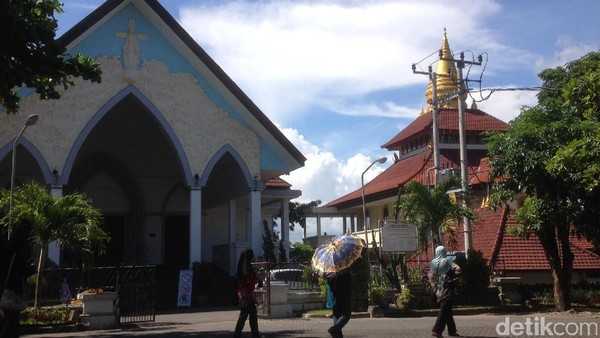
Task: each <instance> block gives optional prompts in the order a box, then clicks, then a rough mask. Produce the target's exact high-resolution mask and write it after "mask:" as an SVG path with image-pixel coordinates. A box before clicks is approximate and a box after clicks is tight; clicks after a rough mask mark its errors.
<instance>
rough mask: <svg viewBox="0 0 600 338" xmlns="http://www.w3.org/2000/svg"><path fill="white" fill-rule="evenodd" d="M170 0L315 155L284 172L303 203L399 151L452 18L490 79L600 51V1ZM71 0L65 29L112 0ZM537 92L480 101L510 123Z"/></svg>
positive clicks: (346, 187)
mask: <svg viewBox="0 0 600 338" xmlns="http://www.w3.org/2000/svg"><path fill="white" fill-rule="evenodd" d="M160 2H161V3H162V5H163V6H164V7H165V8H166V9H167V10H168V11H169V12H170V13H171V14H172V15H173V16H174V17H175V19H176V20H177V21H178V22H179V23H180V24H181V25H182V26H183V27H184V28H185V29H186V30H187V31H188V32H189V33H190V35H191V36H192V37H193V38H194V39H195V40H196V41H197V42H198V43H199V44H200V46H202V47H203V48H204V49H205V50H206V51H207V52H208V54H209V55H210V56H211V57H212V58H213V59H214V60H215V61H216V62H217V63H218V64H219V65H220V66H221V67H222V68H223V69H224V70H225V72H227V73H228V74H229V76H230V77H231V78H232V79H233V80H234V81H235V82H236V83H237V84H238V85H239V86H240V87H241V88H242V89H243V90H244V91H245V92H246V94H247V95H248V96H249V97H250V98H251V99H252V100H253V101H254V102H255V103H256V104H257V105H258V106H259V107H260V108H261V109H262V110H263V112H264V113H265V114H266V115H267V116H268V117H269V118H270V119H271V120H272V121H273V122H274V123H275V124H277V125H278V126H279V128H280V129H281V130H282V131H283V133H284V134H285V135H286V136H287V137H288V138H289V139H290V140H291V141H292V143H294V144H295V145H296V147H298V149H300V150H301V151H302V152H303V154H304V155H305V156H306V158H307V162H306V166H305V167H304V168H301V169H299V170H296V171H294V172H293V173H291V175H289V176H285V177H283V178H284V179H286V180H287V181H289V182H290V183H292V184H293V186H294V189H300V190H302V192H303V194H302V197H301V198H300V199H298V201H300V202H308V201H311V200H316V199H319V200H321V201H323V202H324V203H326V202H328V201H331V200H333V199H335V198H337V197H339V196H342V195H344V194H346V193H349V192H351V191H354V190H356V189H358V188H360V176H361V174H362V172H363V171H364V169H365V168H366V167H368V165H369V164H370V163H371V162H372V161H373V160H374V159H375V158H377V157H381V156H387V157H390V158H391V157H392V154H391V153H389V152H387V151H385V150H384V149H381V145H382V144H384V143H385V142H387V141H389V140H390V139H391V138H392V137H394V135H396V134H397V133H398V132H399V131H400V130H402V129H403V128H404V127H405V126H406V125H407V124H408V123H410V121H412V120H413V119H414V118H415V117H416V116H418V113H419V111H420V110H421V107H424V106H426V102H425V98H424V93H425V90H426V88H427V84H428V79H427V77H426V76H423V75H415V74H413V73H412V70H411V65H412V64H413V63H419V65H420V66H422V67H423V69H426V68H427V66H428V65H429V64H431V63H433V62H435V61H436V59H435V55H436V54H435V53H436V51H437V50H438V49H439V48H440V47H441V43H442V37H443V32H444V29H446V30H447V36H448V40H449V43H450V47H451V48H452V50H453V52H455V53H458V52H461V51H465V55H466V58H467V59H468V58H470V57H472V55H479V54H484V55H485V56H486V58H487V63H486V65H485V67H473V68H472V69H471V71H470V73H469V77H470V78H471V79H479V78H480V77H481V80H482V84H481V85H482V87H483V88H515V87H537V86H540V85H541V82H540V81H539V79H538V77H537V74H538V73H539V72H540V71H542V70H543V69H546V68H550V67H556V66H559V65H564V64H565V63H566V62H569V61H572V60H575V59H578V58H580V57H582V56H583V55H585V54H586V53H588V52H591V51H599V50H600V23H599V21H598V17H600V2H598V1H597V0H562V1H559V0H526V1H522V0H507V1H499V0H498V1H492V0H478V1H472V0H454V1H434V0H431V1H422V0H389V1H388V0H294V1H292V0H290V1H282V0H280V1H275V0H254V1H250V0H238V1H225V0H223V1H217V0H162V1H160ZM64 3H65V5H64V7H63V9H64V11H65V13H63V14H59V15H57V19H58V22H59V32H58V33H59V35H61V34H62V33H64V32H66V30H68V29H69V28H71V27H72V26H73V25H74V24H75V23H77V22H78V21H79V20H81V19H83V18H84V17H85V16H86V15H87V14H89V13H90V12H91V11H92V10H93V9H95V8H96V7H98V6H99V5H100V4H101V3H103V1H101V0H64ZM431 54H433V56H431V57H429V58H427V56H429V55H431ZM423 59H424V60H423ZM476 89H477V88H473V91H472V93H471V94H472V96H473V97H474V98H476V99H478V98H481V96H480V94H479V93H478V92H477V91H476ZM488 93H489V92H485V93H484V94H483V95H484V96H486V95H487V94H488ZM467 103H468V104H471V100H470V99H469V100H467ZM535 103H536V101H535V92H532V91H498V92H495V93H494V94H492V95H491V96H489V98H487V100H483V101H481V102H477V104H478V107H479V108H480V109H482V110H484V111H486V112H487V113H489V114H491V115H493V116H496V117H498V118H500V119H502V120H504V121H507V122H508V121H510V120H511V119H512V118H514V117H515V116H517V115H518V113H519V109H520V107H522V106H523V105H534V104H535ZM390 162H391V161H388V163H385V164H383V165H378V166H373V168H372V169H371V170H370V171H369V173H368V174H366V175H365V181H368V180H369V179H371V178H372V177H374V176H375V175H377V174H378V173H380V172H381V171H382V170H383V169H385V168H386V167H387V166H389V165H390ZM331 226H334V225H331ZM327 229H328V226H327V225H324V230H325V231H328V233H330V234H332V233H336V232H339V231H341V227H336V228H329V230H327ZM314 231H315V230H314V228H310V227H309V232H308V233H309V235H311V234H314ZM300 235H301V234H300V232H298V231H296V233H294V234H292V235H291V240H292V241H293V242H294V241H296V240H299V238H300V237H301V236H300Z"/></svg>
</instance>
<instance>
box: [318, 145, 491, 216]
mask: <svg viewBox="0 0 600 338" xmlns="http://www.w3.org/2000/svg"><path fill="white" fill-rule="evenodd" d="M432 154H433V151H432V150H430V149H428V150H425V151H424V152H422V153H418V154H416V155H414V156H411V157H408V158H403V159H401V160H398V161H396V162H395V163H394V164H392V165H391V166H390V167H389V168H387V169H386V170H385V171H384V172H383V173H381V174H379V175H378V176H377V177H375V178H374V179H373V180H371V181H370V182H367V183H365V200H366V201H372V200H376V199H378V198H385V197H391V196H395V195H397V193H398V188H399V187H400V186H403V185H404V184H406V183H407V182H409V181H417V182H420V183H422V184H427V183H429V184H435V173H434V171H433V170H430V171H429V176H430V178H429V181H428V180H427V169H429V168H433V157H432ZM485 154H486V152H485V150H469V151H468V155H467V161H468V166H469V168H468V172H469V176H471V175H475V172H476V170H477V165H478V164H479V159H480V158H481V156H484V155H485ZM439 165H440V167H441V168H447V169H449V168H460V154H459V152H458V150H450V149H443V150H442V151H441V152H440V163H439ZM361 203H362V189H361V188H359V189H357V190H355V191H353V192H351V193H349V194H347V195H344V196H342V197H340V198H338V199H336V200H333V201H331V202H329V203H327V204H325V205H324V206H326V207H337V208H338V209H344V208H348V207H352V206H356V205H360V204H361Z"/></svg>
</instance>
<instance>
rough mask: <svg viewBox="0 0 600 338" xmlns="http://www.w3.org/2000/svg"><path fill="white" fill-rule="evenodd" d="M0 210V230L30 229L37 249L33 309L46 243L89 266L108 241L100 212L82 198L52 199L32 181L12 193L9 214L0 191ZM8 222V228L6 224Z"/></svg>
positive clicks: (7, 201)
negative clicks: (55, 246)
mask: <svg viewBox="0 0 600 338" xmlns="http://www.w3.org/2000/svg"><path fill="white" fill-rule="evenodd" d="M0 196H1V198H0V208H1V209H2V210H5V213H4V217H3V218H2V219H1V222H2V224H3V229H5V230H7V231H9V232H10V231H12V230H13V229H12V227H20V226H25V225H28V226H30V227H31V229H32V234H31V237H30V238H31V240H32V242H33V244H35V245H36V248H38V249H39V257H38V260H37V264H38V266H37V275H36V283H35V307H37V306H38V304H39V300H40V298H41V290H40V285H41V280H42V278H43V276H42V274H43V271H44V267H45V264H46V259H47V258H48V244H49V243H50V242H53V241H58V243H59V244H60V245H61V246H62V247H63V248H66V249H69V250H72V251H74V252H76V253H77V254H79V255H81V256H83V257H87V258H88V259H87V260H86V259H83V260H82V261H84V262H86V261H87V262H88V263H91V261H90V260H91V259H92V257H93V255H94V253H96V252H97V253H100V254H101V253H103V252H104V249H105V244H106V242H108V240H109V239H110V238H109V236H108V235H107V234H106V233H105V232H104V231H103V230H102V229H101V228H100V222H101V219H102V218H101V217H102V215H101V212H100V210H98V209H96V208H94V207H92V206H91V205H90V203H89V202H88V200H87V198H86V196H85V195H82V194H70V195H66V196H64V197H56V196H52V195H51V194H50V193H49V192H48V191H47V189H46V188H45V187H44V186H42V185H40V184H39V183H36V182H33V181H32V182H29V183H26V184H24V185H22V186H19V187H18V188H17V189H16V190H15V191H14V194H13V207H12V209H11V210H10V211H9V205H10V195H9V192H8V191H6V190H2V191H1V195H0ZM9 220H10V221H11V228H10V229H9V228H8V227H7V226H6V225H7V224H8V223H9Z"/></svg>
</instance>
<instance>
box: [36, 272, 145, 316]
mask: <svg viewBox="0 0 600 338" xmlns="http://www.w3.org/2000/svg"><path fill="white" fill-rule="evenodd" d="M155 276H156V266H153V265H148V266H115V267H92V268H89V269H85V270H82V269H80V268H53V269H47V270H46V271H45V273H44V285H43V299H42V302H43V303H44V304H58V303H65V302H67V301H69V300H70V299H71V298H72V297H74V295H76V294H77V293H80V292H82V291H85V290H90V289H102V290H103V291H104V292H117V293H118V295H119V307H118V308H119V314H118V322H119V323H121V324H124V323H138V322H151V321H154V320H155V315H156V310H155V303H156V291H155V289H156V279H155ZM30 292H31V294H33V290H31V291H30Z"/></svg>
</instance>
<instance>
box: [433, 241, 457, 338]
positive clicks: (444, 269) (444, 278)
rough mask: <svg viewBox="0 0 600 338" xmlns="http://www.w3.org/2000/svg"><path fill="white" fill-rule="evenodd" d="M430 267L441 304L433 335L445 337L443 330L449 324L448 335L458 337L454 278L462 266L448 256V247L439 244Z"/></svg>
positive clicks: (438, 337) (440, 337) (439, 337)
mask: <svg viewBox="0 0 600 338" xmlns="http://www.w3.org/2000/svg"><path fill="white" fill-rule="evenodd" d="M429 267H430V269H431V272H432V273H433V275H434V276H436V281H435V284H436V290H435V291H436V295H437V296H438V299H437V301H438V303H439V304H440V311H439V312H438V316H437V319H436V321H435V324H434V325H433V330H432V332H431V335H432V336H434V337H437V338H443V336H442V332H444V329H445V328H446V326H448V335H449V336H451V337H458V336H459V334H458V332H456V323H455V322H454V316H453V315H452V298H453V296H454V288H455V287H454V280H456V279H457V278H458V276H459V275H460V272H461V271H460V267H459V266H458V265H456V264H455V263H454V262H453V261H452V260H451V259H450V258H448V257H447V253H446V248H444V247H443V246H441V245H440V246H438V247H437V248H436V249H435V257H434V258H433V259H432V260H431V262H429Z"/></svg>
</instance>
